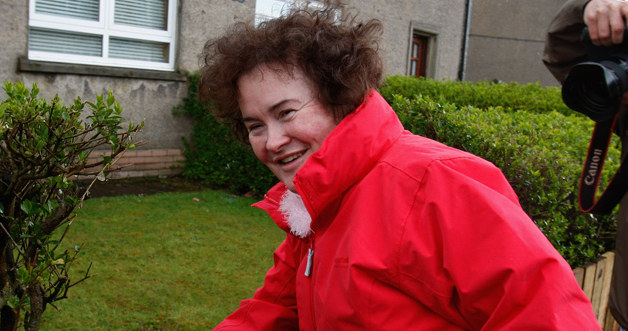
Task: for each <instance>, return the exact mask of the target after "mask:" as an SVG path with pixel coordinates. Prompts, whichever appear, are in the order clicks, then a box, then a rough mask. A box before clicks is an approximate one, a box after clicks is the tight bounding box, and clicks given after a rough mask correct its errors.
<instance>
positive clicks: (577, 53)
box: [543, 0, 590, 84]
mask: <svg viewBox="0 0 628 331" xmlns="http://www.w3.org/2000/svg"><path fill="white" fill-rule="evenodd" d="M589 1H590V0H569V1H567V2H565V4H564V5H563V6H562V7H561V8H560V9H559V10H558V12H557V13H556V15H555V16H554V19H553V20H552V22H551V23H550V25H549V28H548V30H547V36H546V38H545V50H544V52H543V63H544V64H545V66H547V68H548V69H549V71H550V72H551V73H552V75H554V77H556V79H557V80H558V81H559V82H560V83H561V84H562V82H563V81H564V80H565V77H566V76H567V73H569V70H570V69H571V67H573V66H574V65H576V64H578V63H579V62H582V61H586V55H587V54H586V53H587V51H586V48H585V46H584V45H583V44H582V43H581V42H580V35H581V34H582V30H583V29H584V27H585V26H586V25H585V24H584V18H583V14H584V7H585V6H586V5H587V3H589Z"/></svg>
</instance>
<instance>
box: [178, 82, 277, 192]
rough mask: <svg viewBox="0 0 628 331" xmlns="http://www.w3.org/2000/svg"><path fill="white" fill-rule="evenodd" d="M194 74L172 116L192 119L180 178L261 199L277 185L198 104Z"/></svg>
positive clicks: (226, 129) (222, 124) (245, 150)
mask: <svg viewBox="0 0 628 331" xmlns="http://www.w3.org/2000/svg"><path fill="white" fill-rule="evenodd" d="M198 78H199V75H198V73H195V74H192V75H190V76H189V80H188V81H189V84H190V86H189V94H188V97H187V98H185V99H184V100H183V103H182V104H181V105H179V106H177V107H175V109H174V111H175V113H176V114H185V115H189V116H191V117H192V118H193V119H194V131H193V133H192V136H191V141H184V144H185V150H184V155H185V159H186V161H185V168H184V170H183V176H185V177H187V178H190V179H194V180H200V181H203V182H204V183H206V184H208V185H211V186H212V187H215V188H227V189H229V190H231V191H233V192H234V193H237V194H243V193H247V192H251V193H253V194H255V195H262V194H264V193H266V191H267V190H268V189H269V188H270V187H272V185H273V184H274V183H275V182H277V179H276V177H275V176H274V175H273V174H272V172H270V170H269V169H268V168H267V167H266V166H265V165H263V164H262V163H261V162H259V161H258V160H257V158H255V155H254V154H253V152H252V151H251V148H250V147H249V146H247V145H244V144H242V143H241V142H239V141H236V140H235V139H234V138H233V135H232V134H231V130H230V128H229V127H228V126H227V125H226V124H224V123H221V122H219V121H218V120H216V118H215V117H214V116H212V115H211V113H210V111H209V108H208V107H211V105H209V106H207V107H204V106H203V105H201V103H200V102H199V100H198Z"/></svg>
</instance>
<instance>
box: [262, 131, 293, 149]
mask: <svg viewBox="0 0 628 331" xmlns="http://www.w3.org/2000/svg"><path fill="white" fill-rule="evenodd" d="M288 142H290V137H289V136H288V134H287V132H286V130H285V129H284V128H283V126H282V125H272V126H269V127H268V136H267V139H266V149H267V150H268V151H270V152H273V153H278V152H280V151H281V149H282V148H283V146H285V145H286V144H287V143H288Z"/></svg>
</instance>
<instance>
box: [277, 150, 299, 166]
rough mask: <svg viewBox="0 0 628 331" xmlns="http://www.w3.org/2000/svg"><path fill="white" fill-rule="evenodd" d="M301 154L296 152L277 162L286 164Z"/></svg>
mask: <svg viewBox="0 0 628 331" xmlns="http://www.w3.org/2000/svg"><path fill="white" fill-rule="evenodd" d="M301 155H303V152H301V153H297V154H294V155H290V156H288V157H286V158H285V159H281V160H279V164H288V163H290V162H292V161H294V160H296V159H298V158H299V157H300V156H301Z"/></svg>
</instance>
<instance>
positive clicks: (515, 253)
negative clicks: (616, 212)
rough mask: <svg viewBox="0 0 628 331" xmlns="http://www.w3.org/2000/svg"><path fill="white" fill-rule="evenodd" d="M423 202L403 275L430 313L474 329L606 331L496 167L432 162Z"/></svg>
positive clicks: (411, 224) (473, 161)
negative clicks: (430, 310)
mask: <svg viewBox="0 0 628 331" xmlns="http://www.w3.org/2000/svg"><path fill="white" fill-rule="evenodd" d="M416 198H417V200H416V201H417V203H416V207H415V208H416V209H415V213H413V215H411V217H412V218H413V220H412V221H409V222H407V223H406V224H407V225H406V226H407V229H406V233H408V235H407V236H406V239H405V241H404V245H405V247H402V249H403V251H406V252H413V253H411V254H404V256H406V257H404V260H402V263H401V279H402V285H403V286H404V287H405V289H406V291H407V292H408V293H411V294H412V295H414V296H415V297H416V298H417V299H418V300H419V301H421V302H423V303H424V304H426V305H427V306H428V307H430V308H431V309H432V310H433V311H435V312H437V313H439V314H441V315H442V316H443V318H445V319H447V320H449V321H452V322H453V323H455V324H458V325H459V326H460V327H461V328H463V329H472V330H599V329H600V326H599V324H598V322H597V319H596V317H595V315H594V314H593V309H592V306H591V303H590V301H589V300H588V299H587V297H586V296H585V294H584V293H583V292H582V290H581V289H580V287H579V286H578V284H577V282H576V279H575V277H574V274H573V272H572V270H571V268H570V266H569V265H568V264H567V262H566V261H565V260H564V259H563V258H562V257H561V256H560V254H559V253H558V252H557V251H556V250H555V249H554V247H553V246H552V245H551V243H550V242H549V241H548V240H547V238H545V236H544V235H543V234H542V232H541V231H540V230H539V229H538V228H537V227H536V225H535V224H534V223H533V222H532V220H530V219H529V218H528V216H527V215H526V214H525V212H524V211H523V210H522V209H521V207H520V205H519V202H518V199H517V197H516V195H515V193H514V192H513V190H512V188H511V187H510V185H509V184H508V182H507V181H506V179H505V178H504V176H503V175H502V173H501V171H500V170H499V169H497V168H496V167H494V166H493V165H492V164H490V163H489V162H487V161H484V160H481V159H475V158H468V159H465V158H463V159H455V160H445V161H435V162H432V164H431V165H430V166H429V167H428V171H427V172H426V174H425V175H424V178H423V181H422V185H421V188H420V189H419V191H418V193H417V196H416ZM425 243H429V245H426V244H425Z"/></svg>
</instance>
